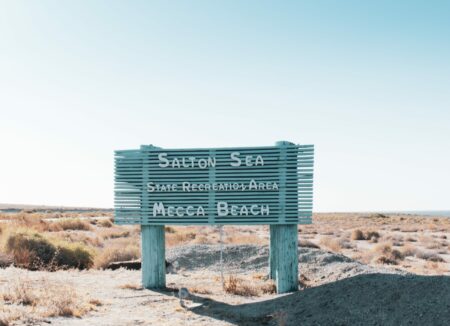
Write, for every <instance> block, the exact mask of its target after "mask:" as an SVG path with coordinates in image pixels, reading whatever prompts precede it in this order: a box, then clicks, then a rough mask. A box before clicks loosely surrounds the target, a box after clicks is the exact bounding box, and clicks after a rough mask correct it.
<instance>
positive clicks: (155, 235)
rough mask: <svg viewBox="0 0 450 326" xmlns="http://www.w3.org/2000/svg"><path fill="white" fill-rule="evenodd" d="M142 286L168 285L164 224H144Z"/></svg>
mask: <svg viewBox="0 0 450 326" xmlns="http://www.w3.org/2000/svg"><path fill="white" fill-rule="evenodd" d="M141 241H142V244H141V245H142V250H141V252H142V267H141V268H142V286H143V287H144V288H146V289H160V288H165V287H166V259H165V257H166V243H165V232H164V225H142V226H141Z"/></svg>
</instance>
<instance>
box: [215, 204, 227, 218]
mask: <svg viewBox="0 0 450 326" xmlns="http://www.w3.org/2000/svg"><path fill="white" fill-rule="evenodd" d="M217 215H218V216H227V215H228V204H227V203H226V202H224V201H219V202H217Z"/></svg>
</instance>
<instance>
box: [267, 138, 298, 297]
mask: <svg viewBox="0 0 450 326" xmlns="http://www.w3.org/2000/svg"><path fill="white" fill-rule="evenodd" d="M291 145H292V143H289V142H286V141H279V142H277V143H276V146H277V147H279V148H280V161H281V162H285V161H286V156H287V153H286V149H287V148H288V147H289V146H291ZM286 171H287V166H286V164H283V165H281V166H280V167H279V174H280V177H279V179H280V190H279V202H280V210H279V212H278V214H279V216H278V219H279V220H280V221H286V216H285V215H286V206H285V204H284V203H285V202H286V201H285V198H286V187H285V185H286V183H285V175H286ZM297 237H298V235H297V225H292V224H279V225H270V256H269V266H270V270H269V277H270V278H271V279H273V280H275V283H276V286H277V293H286V292H291V291H297V290H298V238H297Z"/></svg>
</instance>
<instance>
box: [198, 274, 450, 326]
mask: <svg viewBox="0 0 450 326" xmlns="http://www.w3.org/2000/svg"><path fill="white" fill-rule="evenodd" d="M191 299H192V300H193V301H194V302H196V303H201V305H200V306H198V307H196V308H193V309H191V311H192V312H194V313H196V314H198V315H203V316H208V317H211V318H214V319H217V320H224V321H227V322H230V323H232V324H235V325H249V326H256V325H302V326H303V325H421V326H422V325H449V322H450V277H448V276H419V275H407V276H401V275H391V274H365V275H358V276H355V277H351V278H347V279H344V280H340V281H337V282H334V283H328V284H325V285H321V286H318V287H314V288H309V289H305V290H303V291H299V292H296V293H291V294H288V295H284V296H279V297H277V298H275V299H271V300H265V301H260V302H255V303H249V304H242V305H236V306H232V305H229V304H226V303H223V302H217V301H214V300H210V299H207V298H203V297H200V296H192V298H191Z"/></svg>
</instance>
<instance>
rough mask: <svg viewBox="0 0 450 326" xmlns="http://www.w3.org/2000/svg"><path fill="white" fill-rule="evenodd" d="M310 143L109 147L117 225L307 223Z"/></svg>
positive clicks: (312, 155)
mask: <svg viewBox="0 0 450 326" xmlns="http://www.w3.org/2000/svg"><path fill="white" fill-rule="evenodd" d="M313 157H314V147H313V145H294V144H292V143H289V142H280V143H277V146H267V147H237V148H197V149H162V148H159V147H155V146H141V148H140V149H137V150H121V151H116V152H115V222H116V223H119V224H141V225H165V224H181V225H192V224H309V223H311V214H312V187H313Z"/></svg>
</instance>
